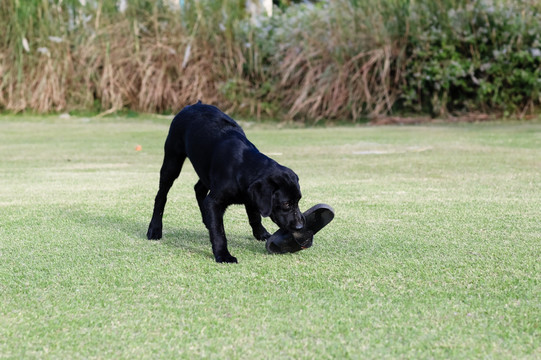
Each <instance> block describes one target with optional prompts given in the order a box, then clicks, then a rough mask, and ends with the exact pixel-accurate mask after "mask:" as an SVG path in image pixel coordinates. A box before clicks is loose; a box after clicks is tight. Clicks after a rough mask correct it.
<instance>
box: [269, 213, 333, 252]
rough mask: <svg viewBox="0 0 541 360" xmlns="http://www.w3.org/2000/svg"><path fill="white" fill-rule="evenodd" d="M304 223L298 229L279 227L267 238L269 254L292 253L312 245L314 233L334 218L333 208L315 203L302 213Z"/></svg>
mask: <svg viewBox="0 0 541 360" xmlns="http://www.w3.org/2000/svg"><path fill="white" fill-rule="evenodd" d="M303 215H304V218H305V219H306V224H305V225H304V228H302V230H299V231H288V230H284V229H280V230H278V231H276V232H275V233H274V234H272V236H271V237H270V238H268V239H267V244H266V248H267V251H268V252H269V253H271V254H285V253H288V252H290V253H294V252H297V251H300V250H304V249H307V248H309V247H311V246H312V242H313V239H314V235H315V234H316V233H317V232H318V231H319V230H321V229H323V228H324V227H325V225H327V224H328V223H330V222H331V220H332V219H333V218H334V210H333V208H332V207H330V206H329V205H327V204H317V205H315V206H312V207H311V208H310V209H308V210H306V211H305V212H304V213H303Z"/></svg>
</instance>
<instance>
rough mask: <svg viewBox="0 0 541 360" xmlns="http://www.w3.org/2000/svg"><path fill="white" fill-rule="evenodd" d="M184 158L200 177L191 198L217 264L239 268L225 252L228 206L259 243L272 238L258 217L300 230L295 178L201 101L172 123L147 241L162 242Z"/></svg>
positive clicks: (302, 222) (235, 126)
mask: <svg viewBox="0 0 541 360" xmlns="http://www.w3.org/2000/svg"><path fill="white" fill-rule="evenodd" d="M186 157H188V158H189V159H190V161H191V163H192V165H193V167H194V169H195V171H196V173H197V175H198V176H199V181H198V182H197V184H195V197H196V198H197V203H198V204H199V208H200V210H201V215H202V216H203V222H204V223H205V225H206V227H207V229H208V230H209V234H210V242H211V243H212V252H213V253H214V257H215V259H216V261H217V262H229V263H232V262H237V259H236V258H235V257H233V256H231V254H230V253H229V250H228V249H227V239H226V237H225V232H224V225H223V216H224V213H225V210H226V208H227V207H228V206H229V205H231V204H244V205H245V207H246V213H247V214H248V220H249V221H250V225H251V227H252V230H253V234H254V236H255V238H256V239H258V240H266V239H267V238H269V236H270V234H269V233H268V232H267V230H266V229H265V228H264V227H263V225H262V224H261V216H264V217H267V216H270V218H271V219H272V221H273V222H275V223H276V224H277V225H278V226H279V227H280V228H281V229H287V230H300V229H302V228H303V226H304V218H303V215H302V213H301V211H300V210H299V206H298V203H299V200H300V198H301V191H300V187H299V182H298V181H299V178H298V177H297V175H296V174H295V173H294V172H293V171H292V170H291V169H288V168H287V167H284V166H281V165H280V164H278V163H277V162H276V161H274V160H272V159H270V158H269V157H267V156H265V155H263V154H262V153H260V152H259V150H257V148H256V147H255V146H254V145H253V144H252V143H251V142H250V141H248V139H247V138H246V135H245V134H244V131H243V130H242V129H241V127H240V126H239V125H238V124H237V123H236V122H235V120H233V119H231V118H230V117H229V116H227V115H226V114H224V113H223V112H221V111H220V110H219V109H218V108H216V107H214V106H211V105H205V104H202V103H201V101H199V102H198V103H197V104H195V105H191V106H186V107H185V108H184V109H183V110H182V111H181V112H180V113H178V114H177V116H175V118H174V119H173V122H172V123H171V127H170V129H169V135H168V136H167V139H166V141H165V156H164V160H163V165H162V168H161V170H160V188H159V190H158V194H157V195H156V200H155V203H154V212H153V214H152V220H151V221H150V225H149V227H148V232H147V237H148V239H160V238H161V237H162V217H163V210H164V207H165V203H166V201H167V193H168V192H169V189H170V188H171V186H172V185H173V182H174V181H175V179H176V178H177V177H178V176H179V174H180V170H181V169H182V164H183V163H184V160H186Z"/></svg>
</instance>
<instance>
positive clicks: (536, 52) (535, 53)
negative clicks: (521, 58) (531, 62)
mask: <svg viewBox="0 0 541 360" xmlns="http://www.w3.org/2000/svg"><path fill="white" fill-rule="evenodd" d="M530 53H531V54H532V56H533V57H541V50H539V49H537V48H535V49H530Z"/></svg>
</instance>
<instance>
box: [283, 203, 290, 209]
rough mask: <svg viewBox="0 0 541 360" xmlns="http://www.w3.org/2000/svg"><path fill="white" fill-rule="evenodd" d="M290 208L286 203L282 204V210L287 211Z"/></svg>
mask: <svg viewBox="0 0 541 360" xmlns="http://www.w3.org/2000/svg"><path fill="white" fill-rule="evenodd" d="M290 208H291V204H290V203H288V202H284V203H282V210H289V209H290Z"/></svg>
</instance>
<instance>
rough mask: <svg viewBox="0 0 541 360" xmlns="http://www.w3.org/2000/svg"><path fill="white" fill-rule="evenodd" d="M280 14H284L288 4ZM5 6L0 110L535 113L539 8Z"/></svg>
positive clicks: (531, 0) (408, 3)
mask: <svg viewBox="0 0 541 360" xmlns="http://www.w3.org/2000/svg"><path fill="white" fill-rule="evenodd" d="M288 4H289V5H288ZM127 5H128V6H127V8H126V10H125V11H124V12H121V11H119V10H118V4H117V2H116V1H111V0H108V1H92V0H86V1H85V0H65V1H57V0H44V1H37V0H34V1H19V0H4V1H2V2H1V3H0V28H2V29H3V32H4V34H3V36H2V37H1V38H0V77H1V78H0V109H2V110H8V111H15V112H17V111H23V110H33V111H37V112H51V111H73V110H85V111H87V110H90V111H98V112H104V111H108V112H113V111H116V110H120V109H131V110H135V111H144V112H160V113H167V112H176V111H178V109H180V108H181V107H182V106H184V105H186V104H188V103H192V102H194V101H196V100H197V99H202V100H204V101H205V102H209V103H216V104H220V106H221V107H223V108H224V109H225V110H227V111H233V112H236V113H243V114H246V115H251V116H257V117H259V116H278V115H280V116H284V115H285V116H286V117H288V118H291V119H296V120H307V119H311V120H321V119H325V120H326V119H331V120H332V119H347V120H350V121H357V120H358V119H360V118H362V117H374V116H378V115H384V114H389V113H392V112H394V113H396V112H399V113H404V112H416V113H419V112H421V113H427V114H430V115H432V116H441V115H446V114H449V113H451V114H456V113H462V112H471V111H475V112H498V113H505V112H507V113H516V114H519V115H524V114H526V113H532V112H534V111H535V108H536V106H539V105H540V104H541V1H539V0H470V1H466V0H436V1H432V0H430V1H429V0H417V1H415V0H377V1H376V0H366V1H359V0H333V1H319V2H315V3H303V4H294V3H293V2H287V1H283V2H282V5H281V6H280V8H276V11H275V15H274V16H273V17H272V18H260V19H253V18H251V17H249V16H248V15H247V14H246V13H245V11H244V9H243V7H244V1H242V0H224V1H211V0H200V1H197V2H195V1H186V5H185V8H184V9H183V10H182V11H180V12H179V11H174V10H172V9H171V8H170V6H169V5H168V3H164V2H163V1H150V0H128V1H127Z"/></svg>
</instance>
